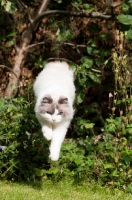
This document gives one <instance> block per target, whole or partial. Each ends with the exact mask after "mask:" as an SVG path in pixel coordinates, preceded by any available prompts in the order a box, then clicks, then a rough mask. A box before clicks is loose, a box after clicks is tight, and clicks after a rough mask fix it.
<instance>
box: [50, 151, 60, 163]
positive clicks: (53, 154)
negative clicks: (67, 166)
mask: <svg viewBox="0 0 132 200" xmlns="http://www.w3.org/2000/svg"><path fill="white" fill-rule="evenodd" d="M49 158H50V159H51V160H52V161H57V160H58V159H59V154H56V153H50V155H49Z"/></svg>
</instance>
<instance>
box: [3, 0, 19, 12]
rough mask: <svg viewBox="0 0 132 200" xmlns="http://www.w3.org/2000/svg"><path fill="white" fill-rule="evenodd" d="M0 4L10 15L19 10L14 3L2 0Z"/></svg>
mask: <svg viewBox="0 0 132 200" xmlns="http://www.w3.org/2000/svg"><path fill="white" fill-rule="evenodd" d="M0 4H1V6H2V7H3V8H4V10H5V11H6V12H8V13H10V14H12V13H14V12H15V11H16V10H17V8H16V6H15V4H14V2H13V1H8V0H1V2H0Z"/></svg>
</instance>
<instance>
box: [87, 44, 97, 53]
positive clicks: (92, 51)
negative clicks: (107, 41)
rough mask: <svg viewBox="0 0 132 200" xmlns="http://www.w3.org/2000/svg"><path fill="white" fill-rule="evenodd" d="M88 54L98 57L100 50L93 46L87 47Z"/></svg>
mask: <svg viewBox="0 0 132 200" xmlns="http://www.w3.org/2000/svg"><path fill="white" fill-rule="evenodd" d="M87 52H88V54H89V55H96V54H98V53H99V49H96V48H94V47H92V46H87Z"/></svg>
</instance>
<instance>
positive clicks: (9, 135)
mask: <svg viewBox="0 0 132 200" xmlns="http://www.w3.org/2000/svg"><path fill="white" fill-rule="evenodd" d="M0 126H1V128H0V145H3V146H6V148H5V149H4V150H3V151H2V152H0V177H1V178H7V179H13V180H18V179H24V180H33V179H34V180H35V178H36V175H35V169H36V168H46V169H47V168H48V167H49V164H48V159H47V156H48V142H46V141H45V140H44V139H42V133H41V132H40V127H39V126H38V122H37V121H36V118H35V114H34V102H33V101H32V100H31V101H29V100H27V99H26V98H25V97H24V96H19V97H18V98H13V99H3V98H0Z"/></svg>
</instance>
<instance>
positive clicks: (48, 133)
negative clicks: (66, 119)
mask: <svg viewBox="0 0 132 200" xmlns="http://www.w3.org/2000/svg"><path fill="white" fill-rule="evenodd" d="M42 132H43V136H44V137H45V138H46V140H51V139H52V130H50V129H44V128H42Z"/></svg>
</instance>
